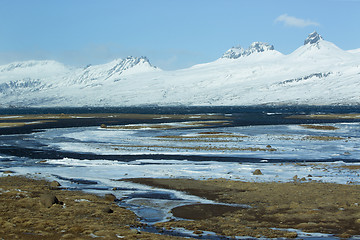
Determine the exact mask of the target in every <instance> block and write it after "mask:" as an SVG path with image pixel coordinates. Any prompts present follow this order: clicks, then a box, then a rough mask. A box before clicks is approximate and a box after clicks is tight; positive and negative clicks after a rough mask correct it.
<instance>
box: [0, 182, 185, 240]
mask: <svg viewBox="0 0 360 240" xmlns="http://www.w3.org/2000/svg"><path fill="white" fill-rule="evenodd" d="M44 193H51V194H53V195H55V196H56V197H57V198H58V200H59V202H60V204H53V205H51V206H50V207H47V206H45V205H43V204H41V196H42V194H44ZM111 200H112V199H110V200H109V199H105V198H102V197H98V196H95V195H91V194H86V193H83V192H78V191H66V190H50V188H49V182H46V181H43V180H33V179H28V178H24V177H11V176H7V177H0V226H1V228H0V239H5V240H12V239H33V240H35V239H36V240H38V239H46V240H49V239H50V240H51V239H95V238H98V239H164V240H165V239H184V238H178V237H171V236H162V235H158V234H153V233H147V232H139V231H138V230H136V229H134V228H135V227H138V226H141V224H140V223H139V222H138V220H137V216H136V215H135V214H134V213H133V212H131V211H129V210H127V209H124V208H121V207H119V206H117V205H116V203H115V202H114V201H111Z"/></svg>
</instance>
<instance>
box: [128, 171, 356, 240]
mask: <svg viewBox="0 0 360 240" xmlns="http://www.w3.org/2000/svg"><path fill="white" fill-rule="evenodd" d="M357 171H359V169H357ZM309 177H310V176H309ZM127 181H131V182H134V183H140V184H146V185H149V186H153V187H158V188H166V189H174V190H179V191H184V192H187V193H189V194H192V195H196V196H199V197H203V198H207V199H210V200H214V201H216V202H218V203H230V204H246V205H250V206H251V208H241V207H239V208H237V209H231V210H230V209H228V211H225V212H222V210H224V209H223V208H222V207H221V206H223V205H220V206H219V205H212V206H209V205H208V204H194V205H188V206H182V207H177V208H175V209H173V210H172V213H173V215H174V216H175V217H180V218H184V219H188V220H191V221H187V220H179V221H170V222H165V223H159V224H157V226H159V227H165V228H168V229H171V228H176V227H181V228H185V229H188V230H191V231H212V232H215V233H217V234H219V235H225V236H252V237H260V236H265V237H267V238H279V237H285V238H294V237H297V234H296V232H294V231H279V230H275V229H283V230H286V229H298V230H301V231H304V232H308V233H323V234H331V235H335V236H338V237H340V238H349V237H351V236H356V235H360V198H359V193H360V186H359V185H350V184H334V183H322V182H311V181H310V182H302V181H301V180H300V179H296V178H295V179H294V181H293V182H287V183H278V182H266V183H265V182H240V181H229V180H226V179H213V180H201V181H200V180H193V179H154V178H138V179H128V180H127ZM217 209H218V210H219V211H217ZM202 216H205V217H202Z"/></svg>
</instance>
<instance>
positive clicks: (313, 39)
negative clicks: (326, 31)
mask: <svg viewBox="0 0 360 240" xmlns="http://www.w3.org/2000/svg"><path fill="white" fill-rule="evenodd" d="M321 40H324V39H323V37H322V36H321V35H320V34H318V33H317V32H316V31H314V32H312V33H310V34H309V36H308V37H307V38H306V39H305V41H304V45H306V44H314V43H318V42H319V41H321Z"/></svg>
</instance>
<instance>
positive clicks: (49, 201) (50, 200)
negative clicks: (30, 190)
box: [40, 193, 60, 208]
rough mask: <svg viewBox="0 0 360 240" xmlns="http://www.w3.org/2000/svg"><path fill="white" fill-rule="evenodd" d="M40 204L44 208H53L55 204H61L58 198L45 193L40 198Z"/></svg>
mask: <svg viewBox="0 0 360 240" xmlns="http://www.w3.org/2000/svg"><path fill="white" fill-rule="evenodd" d="M40 203H41V205H43V206H44V207H47V208H49V207H51V206H52V205H53V204H59V203H60V202H59V200H58V199H57V197H56V196H55V195H53V194H51V193H44V194H42V195H41V196H40Z"/></svg>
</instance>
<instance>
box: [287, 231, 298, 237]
mask: <svg viewBox="0 0 360 240" xmlns="http://www.w3.org/2000/svg"><path fill="white" fill-rule="evenodd" d="M297 236H298V234H297V233H296V232H287V233H285V235H284V237H285V238H297Z"/></svg>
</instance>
